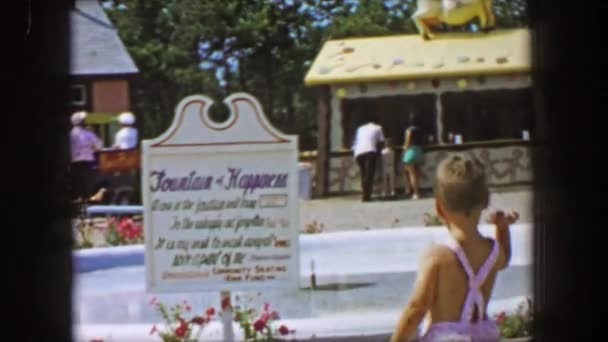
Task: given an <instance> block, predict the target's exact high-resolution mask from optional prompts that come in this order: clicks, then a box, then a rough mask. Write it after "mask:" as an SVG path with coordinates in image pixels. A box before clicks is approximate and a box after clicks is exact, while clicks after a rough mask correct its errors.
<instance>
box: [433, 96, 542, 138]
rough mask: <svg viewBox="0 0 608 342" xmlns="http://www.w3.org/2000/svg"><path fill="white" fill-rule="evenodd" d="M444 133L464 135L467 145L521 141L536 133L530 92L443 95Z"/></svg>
mask: <svg viewBox="0 0 608 342" xmlns="http://www.w3.org/2000/svg"><path fill="white" fill-rule="evenodd" d="M441 102H442V107H443V127H444V130H443V134H444V137H443V138H444V139H445V141H446V142H447V143H449V139H448V136H449V134H450V133H452V134H454V135H455V134H460V135H462V137H463V140H464V141H465V142H467V141H469V142H471V141H489V140H498V139H521V138H522V132H523V131H524V130H527V131H529V132H532V131H533V127H532V123H533V108H532V96H531V91H530V89H516V90H488V91H478V92H453V93H445V94H443V95H442V96H441Z"/></svg>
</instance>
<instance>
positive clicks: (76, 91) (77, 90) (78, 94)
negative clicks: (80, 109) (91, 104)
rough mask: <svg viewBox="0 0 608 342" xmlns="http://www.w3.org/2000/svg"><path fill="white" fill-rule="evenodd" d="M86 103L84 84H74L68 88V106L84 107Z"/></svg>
mask: <svg viewBox="0 0 608 342" xmlns="http://www.w3.org/2000/svg"><path fill="white" fill-rule="evenodd" d="M86 103H87V88H86V87H85V85H84V84H76V85H72V86H71V87H70V104H72V105H74V106H84V105H85V104H86Z"/></svg>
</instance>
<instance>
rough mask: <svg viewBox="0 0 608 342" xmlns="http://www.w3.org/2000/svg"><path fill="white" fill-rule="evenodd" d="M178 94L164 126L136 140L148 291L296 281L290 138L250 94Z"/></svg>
mask: <svg viewBox="0 0 608 342" xmlns="http://www.w3.org/2000/svg"><path fill="white" fill-rule="evenodd" d="M224 103H225V104H226V105H227V106H228V107H229V108H230V115H229V117H228V119H227V120H226V121H225V122H223V123H216V122H214V121H213V120H212V119H211V118H210V117H209V113H208V110H209V108H210V107H211V105H212V104H213V101H212V100H211V99H210V98H209V97H207V96H204V95H192V96H188V97H186V98H184V99H183V100H182V101H181V102H180V103H179V105H178V106H177V109H176V113H175V117H174V119H173V123H172V125H171V127H170V128H169V129H168V130H167V131H166V132H165V133H163V134H162V135H161V136H159V137H157V138H155V139H152V140H145V141H143V142H142V173H141V174H142V195H143V196H142V197H143V206H144V232H145V249H146V251H145V267H146V289H147V291H148V292H156V293H160V292H195V291H223V290H248V289H261V288H267V287H283V286H294V287H295V286H298V285H299V284H298V283H299V275H300V272H299V251H298V246H299V243H298V227H299V222H298V218H299V217H298V215H299V211H298V197H297V194H298V179H297V178H298V166H297V163H298V140H297V139H298V138H297V136H291V135H285V134H282V133H281V132H279V131H278V130H276V129H275V128H274V127H273V126H272V125H271V124H270V123H269V122H268V120H267V119H266V116H265V114H264V112H263V111H262V108H261V106H260V104H259V102H258V101H257V99H255V98H254V97H253V96H251V95H249V94H246V93H235V94H232V95H230V96H229V97H227V98H226V99H225V100H224Z"/></svg>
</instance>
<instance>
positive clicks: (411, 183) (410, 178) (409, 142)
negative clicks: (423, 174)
mask: <svg viewBox="0 0 608 342" xmlns="http://www.w3.org/2000/svg"><path fill="white" fill-rule="evenodd" d="M409 121H410V126H409V127H408V128H407V129H406V130H405V139H404V142H403V159H402V161H403V165H404V167H405V170H404V171H405V172H404V177H405V184H407V186H408V189H409V194H408V196H410V195H411V196H412V199H419V198H420V192H419V188H418V180H419V178H420V177H419V175H420V165H421V164H422V163H423V162H424V151H423V149H422V145H423V143H424V141H423V140H424V137H423V136H422V131H421V130H420V127H419V126H418V125H417V117H416V114H414V113H411V114H410V117H409Z"/></svg>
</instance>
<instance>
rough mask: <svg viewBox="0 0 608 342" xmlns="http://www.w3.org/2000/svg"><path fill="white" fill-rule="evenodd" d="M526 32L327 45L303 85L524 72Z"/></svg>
mask: <svg viewBox="0 0 608 342" xmlns="http://www.w3.org/2000/svg"><path fill="white" fill-rule="evenodd" d="M530 44H531V41H530V32H529V31H528V30H527V29H514V30H496V31H492V32H490V33H487V34H486V33H481V32H476V33H446V34H440V35H437V36H435V38H434V39H432V40H429V41H425V40H423V39H422V37H421V36H420V35H417V34H416V35H398V36H384V37H368V38H351V39H340V40H330V41H327V42H326V43H325V44H324V45H323V48H322V49H321V51H320V52H319V54H318V55H317V58H316V59H315V61H314V63H313V64H312V66H311V68H310V70H309V71H308V74H307V75H306V78H305V79H304V83H305V84H306V85H319V84H334V83H363V82H374V81H387V80H402V79H412V78H432V77H450V76H464V75H478V74H502V73H512V72H528V71H529V70H530V68H531V58H530Z"/></svg>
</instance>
